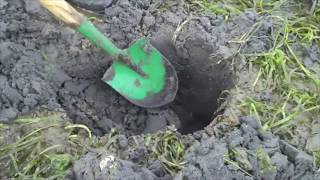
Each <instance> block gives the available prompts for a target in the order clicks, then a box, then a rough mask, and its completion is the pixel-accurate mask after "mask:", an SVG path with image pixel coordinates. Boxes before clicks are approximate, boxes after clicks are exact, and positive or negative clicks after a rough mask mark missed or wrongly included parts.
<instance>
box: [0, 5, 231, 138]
mask: <svg viewBox="0 0 320 180" xmlns="http://www.w3.org/2000/svg"><path fill="white" fill-rule="evenodd" d="M3 2H6V1H3ZM168 2H169V1H168ZM74 3H76V2H74ZM96 3H98V1H97V2H96ZM169 3H170V2H169ZM3 4H4V5H3V8H2V11H1V13H2V18H1V24H3V26H1V27H2V28H1V29H2V31H1V35H2V36H1V41H2V42H1V46H0V51H1V66H0V67H1V75H2V76H3V77H2V76H1V77H2V78H1V79H2V80H1V83H2V84H3V86H1V106H0V109H1V111H4V112H3V113H2V116H3V117H2V118H1V120H2V121H9V120H10V119H11V120H12V119H14V118H15V117H16V116H17V115H23V114H27V113H28V112H30V110H32V109H33V108H35V107H36V106H48V107H49V108H52V109H54V108H59V107H62V108H63V109H65V110H66V111H67V112H68V115H69V116H70V118H71V119H74V120H75V123H83V124H86V125H87V126H89V127H90V128H91V129H93V131H94V132H95V134H97V135H103V134H104V133H106V132H108V130H110V128H117V129H121V130H122V131H123V132H126V133H127V134H128V135H132V134H139V133H142V132H155V131H157V130H160V129H163V128H164V127H165V126H166V125H172V124H174V125H176V127H177V128H178V129H180V130H181V132H183V133H189V132H193V131H196V130H200V129H202V128H203V127H204V126H206V125H207V124H209V123H210V121H211V120H212V118H213V113H214V111H215V109H216V108H217V107H218V103H217V99H218V97H219V95H220V93H221V92H222V91H223V90H225V89H228V88H230V87H232V84H233V77H232V72H231V71H230V69H231V67H230V66H229V65H228V63H225V62H222V63H220V64H217V62H218V59H217V58H210V57H211V54H212V53H213V52H215V51H216V50H217V48H219V44H218V43H220V44H223V43H225V42H226V41H227V39H225V38H220V39H217V37H218V36H219V35H217V36H211V35H210V34H213V33H212V32H211V30H210V28H211V29H213V28H212V27H210V23H211V21H213V22H214V21H216V22H219V21H221V23H222V20H221V19H220V20H219V19H218V18H217V17H203V18H202V19H199V20H192V22H190V24H189V25H188V26H187V27H186V30H183V32H180V33H179V34H178V36H177V39H176V41H175V42H173V41H172V37H173V35H174V32H175V30H176V28H177V27H178V25H179V23H180V22H182V21H183V20H184V19H185V18H186V17H187V15H186V14H185V13H184V12H183V11H182V10H183V9H181V8H180V7H182V4H181V3H177V2H174V1H172V2H171V4H173V6H172V8H173V9H174V11H173V12H170V11H169V12H167V13H164V14H159V13H155V12H154V11H155V10H156V9H157V8H158V6H160V5H161V4H157V3H154V4H152V5H151V4H150V2H148V1H139V2H133V1H132V2H131V1H130V2H129V1H118V2H116V3H113V4H111V5H110V7H107V8H105V15H104V16H102V17H100V20H101V21H100V22H96V24H97V26H98V27H99V28H100V29H101V30H102V31H103V32H105V33H106V34H109V35H110V38H111V39H112V40H113V41H114V42H116V44H117V45H118V46H119V47H121V48H125V47H127V46H128V45H130V43H131V42H133V41H134V40H137V39H138V38H140V37H141V36H142V35H146V36H148V37H150V39H152V42H153V44H154V46H156V47H157V48H159V50H160V51H161V52H162V53H163V54H165V56H167V58H168V59H170V60H171V61H172V63H173V64H174V65H175V67H176V69H177V71H178V76H179V79H180V90H179V92H178V96H177V98H176V101H175V102H174V103H173V104H172V105H169V106H167V107H163V108H159V109H142V108H139V107H136V106H134V105H132V104H130V103H129V102H127V101H126V100H125V99H124V98H122V97H120V96H119V95H118V94H117V93H116V92H114V91H113V90H112V89H111V88H110V87H108V86H107V85H106V84H104V83H103V82H102V81H101V80H100V78H101V77H102V76H103V74H104V72H105V71H106V69H107V68H108V67H109V66H110V63H111V61H110V59H109V58H108V57H107V56H106V55H105V54H104V53H103V52H102V51H101V50H99V49H97V48H95V47H93V46H92V45H91V44H90V43H89V42H88V41H87V40H85V39H83V38H82V37H81V36H80V35H79V34H76V33H74V31H72V30H71V29H69V28H67V27H65V26H63V25H57V24H58V23H57V21H55V20H54V19H53V18H52V17H51V15H49V14H48V13H47V12H46V11H44V10H43V9H42V8H41V7H40V6H39V4H38V3H37V2H34V1H25V2H24V1H18V0H15V1H10V2H8V3H7V2H6V3H3ZM81 5H82V4H81V3H80V4H79V6H81ZM87 6H88V7H93V6H94V5H87ZM174 7H176V8H174ZM89 9H90V8H89ZM9 14H10V15H9ZM199 22H203V23H204V24H205V25H202V24H199V25H198V23H199ZM208 23H209V24H208ZM208 28H209V29H208ZM221 28H223V27H221ZM220 31H221V30H220ZM199 32H201V33H199ZM214 33H215V32H214ZM185 37H188V38H185ZM219 37H221V36H219ZM208 38H210V39H208ZM221 51H223V49H222V50H221ZM223 53H225V52H223ZM177 116H178V117H177ZM155 117H157V118H156V120H154V119H155ZM159 117H161V118H159ZM152 122H155V123H156V124H155V125H152ZM150 123H151V124H150ZM161 124H162V125H161Z"/></svg>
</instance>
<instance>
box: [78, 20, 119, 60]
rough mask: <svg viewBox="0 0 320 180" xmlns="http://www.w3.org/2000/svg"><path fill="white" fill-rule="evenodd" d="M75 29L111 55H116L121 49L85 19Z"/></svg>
mask: <svg viewBox="0 0 320 180" xmlns="http://www.w3.org/2000/svg"><path fill="white" fill-rule="evenodd" d="M77 31H78V32H79V33H81V34H82V35H83V36H84V37H86V38H87V39H89V40H90V41H91V42H92V43H94V44H95V45H97V46H98V47H100V48H101V49H103V50H104V51H105V52H106V53H107V54H108V55H110V56H111V57H117V56H118V55H119V54H120V53H121V51H122V50H121V49H119V48H117V47H116V46H115V45H114V44H113V43H112V41H111V40H109V39H108V38H107V37H106V36H104V35H103V34H102V33H101V32H100V31H99V30H98V29H97V28H96V27H95V26H94V25H93V24H92V23H91V22H90V21H89V20H87V19H86V20H85V21H83V22H82V23H81V24H80V26H79V28H78V29H77Z"/></svg>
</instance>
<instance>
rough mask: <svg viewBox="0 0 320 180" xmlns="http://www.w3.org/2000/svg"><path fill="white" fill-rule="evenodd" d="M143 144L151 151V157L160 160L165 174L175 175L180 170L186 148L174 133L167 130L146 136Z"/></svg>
mask: <svg viewBox="0 0 320 180" xmlns="http://www.w3.org/2000/svg"><path fill="white" fill-rule="evenodd" d="M145 144H146V146H147V147H150V149H152V153H151V157H153V158H154V159H155V160H160V161H161V162H162V164H163V166H164V168H165V169H166V170H167V172H169V173H171V174H175V173H177V172H178V171H179V170H181V168H182V165H183V164H184V154H185V149H186V148H185V145H184V143H183V142H182V140H181V137H178V136H177V133H176V132H175V131H172V130H167V131H165V132H161V133H156V134H152V135H149V136H146V137H145Z"/></svg>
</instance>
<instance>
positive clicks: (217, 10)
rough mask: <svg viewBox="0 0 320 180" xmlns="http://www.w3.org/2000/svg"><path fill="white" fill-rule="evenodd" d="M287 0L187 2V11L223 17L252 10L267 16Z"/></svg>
mask: <svg viewBox="0 0 320 180" xmlns="http://www.w3.org/2000/svg"><path fill="white" fill-rule="evenodd" d="M286 2H287V0H280V1H279V0H270V1H265V0H187V1H186V4H187V9H189V10H190V11H192V12H197V13H201V12H204V11H209V12H212V13H214V14H217V15H222V16H225V18H226V19H227V18H228V17H229V16H230V14H240V13H241V12H244V11H245V10H247V9H254V10H255V11H256V12H257V13H259V14H267V13H269V12H271V11H272V10H274V9H277V8H279V7H280V6H281V5H283V4H285V3H286Z"/></svg>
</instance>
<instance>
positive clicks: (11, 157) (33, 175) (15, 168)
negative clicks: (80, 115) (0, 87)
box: [0, 113, 91, 179]
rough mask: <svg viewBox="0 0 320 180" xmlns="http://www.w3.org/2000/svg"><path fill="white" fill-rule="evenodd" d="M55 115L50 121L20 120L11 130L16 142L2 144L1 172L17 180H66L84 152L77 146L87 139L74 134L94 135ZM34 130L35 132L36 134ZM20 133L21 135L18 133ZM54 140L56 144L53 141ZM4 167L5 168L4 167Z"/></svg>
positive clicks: (46, 119) (45, 119)
mask: <svg viewBox="0 0 320 180" xmlns="http://www.w3.org/2000/svg"><path fill="white" fill-rule="evenodd" d="M62 116H63V114H61V113H54V114H52V115H49V116H47V117H35V118H31V117H30V118H28V117H26V118H19V119H18V120H16V121H15V122H14V124H13V125H10V126H8V128H12V133H14V134H13V135H12V136H14V137H15V138H14V140H13V142H4V143H1V144H2V146H1V147H0V160H1V161H2V162H3V163H2V164H0V166H1V169H7V171H6V172H2V173H5V174H6V176H8V177H14V178H16V179H42V178H46V179H63V177H64V175H65V173H66V170H67V169H68V168H69V167H70V166H71V165H72V162H73V161H74V160H75V158H76V157H79V156H80V155H82V154H83V153H84V152H85V149H84V148H83V147H82V146H80V145H77V144H76V143H74V142H75V141H78V142H80V141H81V140H82V139H86V137H84V136H82V135H80V134H77V136H74V135H76V134H75V133H74V129H75V128H81V129H84V130H85V131H87V132H88V134H89V137H91V132H90V131H88V129H87V128H86V127H84V126H82V125H70V124H69V123H66V122H65V121H64V120H63V119H62V118H61V117H62ZM34 129H35V130H34ZM17 130H19V131H17ZM51 136H58V137H55V138H56V139H57V140H58V141H57V140H51ZM2 166H3V167H2Z"/></svg>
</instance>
